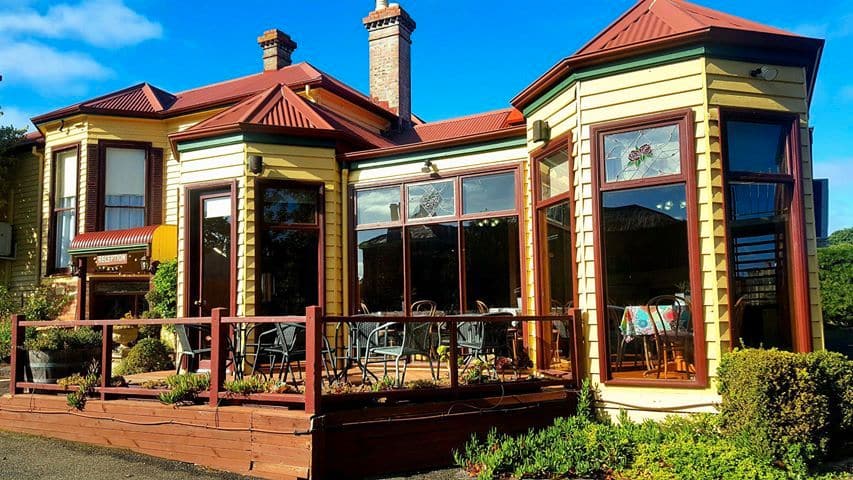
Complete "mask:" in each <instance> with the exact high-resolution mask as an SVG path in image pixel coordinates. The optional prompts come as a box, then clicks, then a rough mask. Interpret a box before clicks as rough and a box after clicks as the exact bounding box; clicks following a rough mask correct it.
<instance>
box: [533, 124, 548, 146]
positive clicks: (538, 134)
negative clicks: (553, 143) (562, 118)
mask: <svg viewBox="0 0 853 480" xmlns="http://www.w3.org/2000/svg"><path fill="white" fill-rule="evenodd" d="M550 139H551V127H550V126H549V125H548V122H546V121H545V120H536V121H534V122H533V141H534V142H547V141H548V140H550Z"/></svg>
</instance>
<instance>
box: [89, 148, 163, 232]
mask: <svg viewBox="0 0 853 480" xmlns="http://www.w3.org/2000/svg"><path fill="white" fill-rule="evenodd" d="M108 148H123V149H130V150H144V151H145V201H144V202H143V205H145V206H144V207H120V208H133V209H138V210H144V212H145V213H144V214H143V216H144V218H145V221H144V225H141V226H145V225H150V224H151V206H150V204H151V197H152V194H153V192H152V191H151V189H152V188H153V187H154V185H152V182H151V143H150V142H132V141H116V140H101V141H99V142H98V162H99V163H100V165H99V168H98V170H99V172H98V177H99V178H98V230H104V228H106V209H107V207H108V205H107V204H106V203H107V196H106V192H107V149H108Z"/></svg>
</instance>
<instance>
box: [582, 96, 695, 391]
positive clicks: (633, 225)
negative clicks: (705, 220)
mask: <svg viewBox="0 0 853 480" xmlns="http://www.w3.org/2000/svg"><path fill="white" fill-rule="evenodd" d="M591 140H592V142H593V146H592V164H593V188H594V194H593V203H594V215H595V220H594V225H596V229H595V242H596V248H595V250H596V265H597V276H596V277H597V278H596V289H597V292H596V297H597V318H598V325H599V339H600V342H599V345H600V363H601V372H602V377H604V380H605V381H608V382H609V383H621V384H638V385H643V384H648V383H650V382H660V383H661V384H664V385H679V384H686V385H693V386H697V385H703V384H704V382H705V381H706V373H705V370H706V367H705V358H704V357H705V354H704V349H705V345H704V334H703V333H702V328H703V324H702V301H701V280H700V271H699V268H700V267H699V251H698V249H699V232H698V218H697V214H696V212H697V208H696V202H697V194H696V180H695V169H696V166H695V155H694V153H693V152H694V150H693V142H694V135H693V112H692V110H682V111H675V112H668V113H663V114H658V115H651V116H648V117H643V118H638V119H631V120H626V121H620V122H614V123H610V124H605V125H598V126H593V127H592V128H591Z"/></svg>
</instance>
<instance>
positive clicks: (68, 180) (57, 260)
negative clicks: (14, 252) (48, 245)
mask: <svg viewBox="0 0 853 480" xmlns="http://www.w3.org/2000/svg"><path fill="white" fill-rule="evenodd" d="M55 161H56V165H55V166H54V172H55V175H56V178H55V179H54V183H53V185H54V187H53V188H54V197H53V199H54V205H53V208H54V224H53V229H54V242H55V245H54V251H53V256H54V261H53V268H68V266H69V264H70V263H71V256H70V255H69V254H68V246H69V245H70V244H71V240H72V239H73V238H74V233H75V230H76V212H77V181H78V178H77V149H73V150H66V151H64V152H60V153H58V154H56V157H55Z"/></svg>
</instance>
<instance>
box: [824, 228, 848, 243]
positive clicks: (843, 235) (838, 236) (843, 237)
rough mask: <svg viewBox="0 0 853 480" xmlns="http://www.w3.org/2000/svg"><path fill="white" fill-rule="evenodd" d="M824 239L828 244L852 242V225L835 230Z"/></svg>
mask: <svg viewBox="0 0 853 480" xmlns="http://www.w3.org/2000/svg"><path fill="white" fill-rule="evenodd" d="M826 240H827V242H828V243H829V245H841V244H845V243H849V244H853V227H848V228H842V229H841V230H836V231H834V232H832V235H830V236H829V238H827V239H826Z"/></svg>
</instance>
